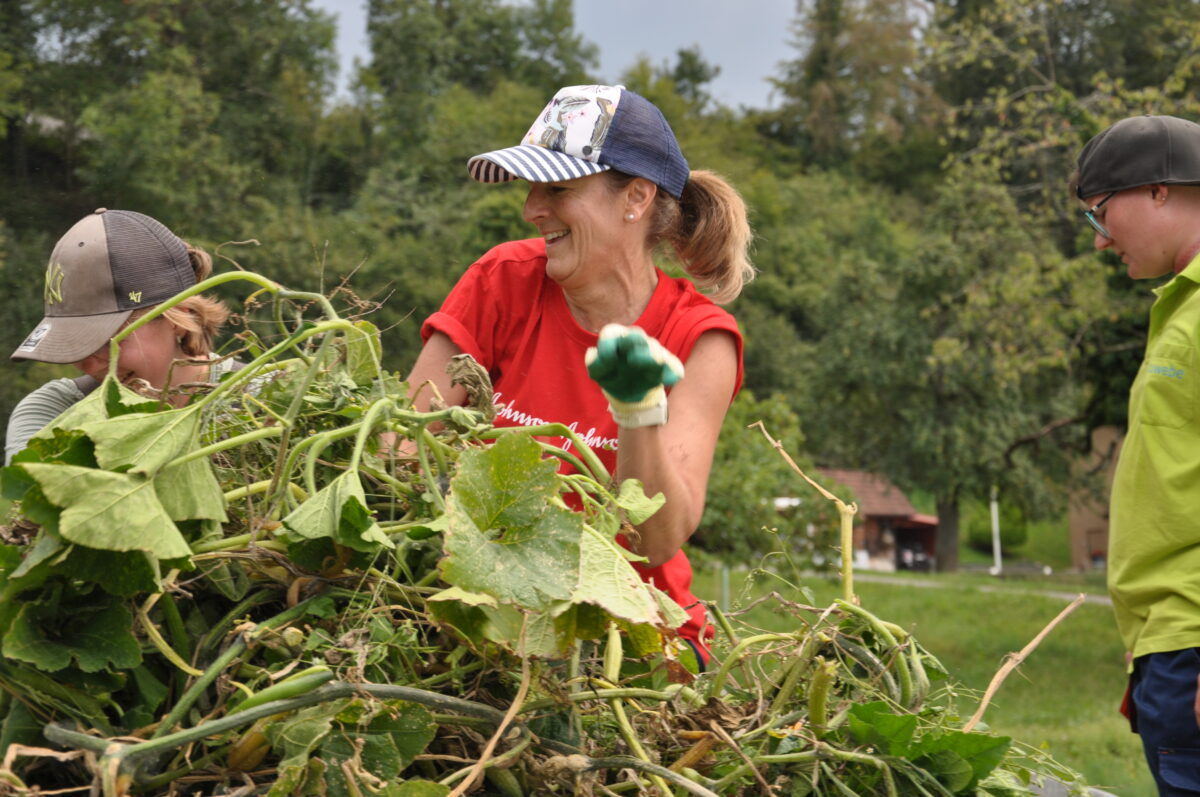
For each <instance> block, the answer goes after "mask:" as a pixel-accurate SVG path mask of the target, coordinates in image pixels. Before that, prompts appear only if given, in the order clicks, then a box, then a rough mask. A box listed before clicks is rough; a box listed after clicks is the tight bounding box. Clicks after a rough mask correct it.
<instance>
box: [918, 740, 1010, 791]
mask: <svg viewBox="0 0 1200 797" xmlns="http://www.w3.org/2000/svg"><path fill="white" fill-rule="evenodd" d="M1011 746H1012V739H1011V738H1010V737H1008V736H992V735H990V734H985V733H965V732H963V731H949V732H946V733H943V734H939V735H934V734H929V735H926V736H925V737H923V738H922V739H921V740H920V742H918V743H917V744H915V745H914V746H913V748H912V751H911V755H910V756H909V757H910V758H912V759H914V760H917V759H920V758H922V757H924V756H930V757H932V756H935V755H937V754H939V753H941V752H942V751H949V752H952V753H954V754H955V755H957V756H960V757H961V758H962V759H963V760H965V761H966V762H967V763H968V764H969V765H970V767H971V773H972V774H971V778H970V779H969V781H968V786H974V785H975V784H976V783H978V782H979V781H981V780H983V779H984V778H985V777H987V776H988V774H989V773H990V772H991V771H992V770H994V769H995V768H996V767H997V766H999V765H1000V762H1001V761H1002V760H1003V759H1004V754H1005V753H1007V752H1008V748H1009V747H1011ZM946 758H947V760H948V757H946ZM946 766H947V767H951V768H955V767H956V766H957V765H953V764H949V763H947V764H946ZM955 771H956V770H955ZM939 779H940V777H939Z"/></svg>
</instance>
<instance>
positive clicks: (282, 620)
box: [152, 598, 312, 739]
mask: <svg viewBox="0 0 1200 797" xmlns="http://www.w3.org/2000/svg"><path fill="white" fill-rule="evenodd" d="M311 600H312V599H311V598H310V599H309V600H308V601H302V602H301V603H297V604H296V605H295V606H293V607H292V608H290V609H288V610H286V611H283V612H280V613H279V614H277V615H275V616H274V617H272V618H270V619H269V620H264V621H262V622H261V623H259V624H258V625H256V626H255V627H254V628H253V629H252V630H250V631H248V632H247V633H244V634H239V635H238V638H237V639H236V640H234V642H233V643H232V644H230V646H229V647H228V648H227V649H226V650H225V652H224V653H222V654H221V655H220V657H218V658H217V660H216V661H214V662H213V663H212V664H210V665H209V666H208V669H206V670H205V671H204V674H203V675H201V676H200V677H199V678H197V679H196V680H195V681H194V682H193V683H192V685H191V686H190V687H188V690H187V691H186V692H184V693H183V694H182V695H181V696H180V697H179V700H178V701H177V702H176V703H175V706H174V707H173V708H172V709H171V713H169V714H168V715H167V716H166V717H165V718H164V719H163V721H162V722H161V723H159V726H158V729H157V730H155V732H154V736H153V737H152V738H155V739H158V738H162V737H165V736H167V735H168V734H169V733H170V731H171V729H172V728H174V727H175V725H177V724H178V723H179V721H180V720H182V719H183V718H184V717H185V716H186V715H187V713H188V711H190V710H191V708H192V705H193V704H194V703H195V702H196V700H197V699H199V697H200V695H202V694H204V690H205V689H207V688H208V687H209V686H210V685H211V684H212V682H213V681H215V680H216V679H217V676H218V675H220V674H221V673H222V672H224V670H225V668H226V667H228V666H229V664H230V662H232V661H233V660H234V659H236V658H237V657H238V656H240V655H241V654H242V652H243V651H245V650H246V640H247V638H249V639H255V638H257V637H259V636H260V635H262V634H263V633H264V632H265V631H268V630H270V629H273V628H277V627H279V626H281V625H285V624H287V623H290V622H291V621H293V620H295V619H297V618H299V617H302V616H303V615H304V612H305V611H307V609H308V604H309V601H311ZM247 713H249V712H247Z"/></svg>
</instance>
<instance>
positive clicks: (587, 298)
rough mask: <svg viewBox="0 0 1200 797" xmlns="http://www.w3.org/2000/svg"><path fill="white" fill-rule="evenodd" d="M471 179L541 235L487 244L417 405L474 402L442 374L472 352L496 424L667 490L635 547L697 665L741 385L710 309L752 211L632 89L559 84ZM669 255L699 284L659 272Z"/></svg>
mask: <svg viewBox="0 0 1200 797" xmlns="http://www.w3.org/2000/svg"><path fill="white" fill-rule="evenodd" d="M467 168H468V172H469V173H470V175H471V176H472V177H473V178H474V179H476V180H478V181H479V182H482V183H498V182H507V181H510V180H518V179H520V180H525V181H526V182H527V183H528V194H527V196H526V199H525V206H524V218H525V220H526V221H527V222H529V223H530V224H532V225H533V226H534V227H536V228H537V232H538V234H539V236H540V237H538V238H534V239H530V240H525V241H512V242H509V243H504V244H501V245H499V246H497V247H495V248H493V249H492V250H491V251H489V252H488V253H487V254H485V255H484V256H483V257H482V258H481V259H480V260H478V261H477V262H476V263H475V264H474V265H472V266H471V267H470V268H469V269H468V270H467V271H466V273H465V274H464V275H463V276H462V278H461V279H460V280H459V282H458V284H457V285H456V286H455V287H454V289H453V290H452V291H451V293H450V295H449V297H448V298H447V299H446V301H445V302H444V303H443V305H442V308H441V309H440V310H439V311H438V312H437V313H434V314H433V315H432V316H430V317H429V318H428V319H427V320H426V321H425V323H424V325H423V326H422V329H421V334H422V337H423V338H424V340H425V345H424V348H423V349H422V351H421V353H420V355H419V357H418V358H417V362H416V364H415V366H414V368H413V371H412V373H411V375H410V377H409V385H410V387H411V389H412V390H413V391H414V396H415V399H414V400H415V401H416V403H417V405H418V407H420V406H422V404H428V401H429V394H430V392H431V391H429V390H427V389H426V390H422V386H423V385H425V384H426V383H428V382H432V383H433V384H434V385H435V386H436V387H437V389H438V391H440V394H441V395H442V396H443V397H444V398H445V399H446V400H447V401H448V402H449V403H458V404H461V403H463V402H464V401H465V400H466V399H467V394H466V390H465V389H464V388H463V387H462V386H461V385H456V384H452V382H451V379H450V377H449V376H448V375H447V374H446V371H445V367H446V365H447V364H448V363H449V362H450V361H451V358H453V357H455V356H457V355H459V354H463V353H466V354H470V355H471V356H472V357H474V358H475V360H477V361H478V362H479V363H480V364H481V365H482V366H483V367H484V368H486V369H487V371H488V374H489V376H490V377H491V380H492V384H493V390H494V394H493V396H492V398H493V400H494V403H495V405H496V409H497V415H496V423H497V424H498V425H501V426H513V425H541V424H542V423H543V422H559V423H562V424H563V425H565V426H566V427H568V428H570V429H573V430H575V432H576V433H577V434H578V436H579V437H580V438H582V440H583V442H584V443H585V444H586V445H588V446H589V447H590V448H592V449H594V450H595V451H596V452H597V454H598V456H599V457H600V459H601V461H602V462H603V463H604V465H605V467H606V468H607V469H608V470H609V471H610V472H611V473H613V474H614V475H615V476H616V478H617V479H618V480H623V479H628V478H636V479H639V480H640V481H641V482H642V483H643V485H644V486H645V487H646V492H647V494H649V495H655V494H658V493H662V494H663V495H664V496H665V497H666V503H665V505H664V506H663V507H662V508H661V509H660V510H659V511H658V512H657V513H655V514H654V515H653V516H652V517H651V518H650V519H649V520H647V521H645V522H644V523H642V524H641V525H640V526H639V527H638V529H637V532H638V534H637V535H636V540H627V542H629V544H630V546H631V547H633V548H634V550H636V551H637V552H638V553H640V554H642V555H643V556H645V557H646V561H645V562H641V563H638V564H636V565H635V567H637V568H638V569H639V572H640V574H641V576H642V578H643V579H644V580H645V581H648V582H653V583H654V584H655V585H656V586H657V587H658V588H659V589H661V590H663V591H664V592H666V593H667V594H668V595H669V596H670V597H671V598H672V599H674V600H675V602H676V603H678V604H680V606H682V607H683V608H684V609H685V611H686V612H687V614H688V617H689V619H688V621H687V622H686V623H685V624H684V625H683V626H682V627H681V628H680V630H679V634H680V637H681V638H682V639H683V640H684V641H686V642H687V643H688V644H689V645H690V646H691V647H692V648H693V649H694V650H695V652H696V655H697V658H698V660H699V663H700V664H701V665H702V664H703V662H704V656H705V651H706V647H705V640H706V639H707V638H708V637H709V636H710V635H711V627H710V625H709V624H708V622H707V619H706V616H705V610H704V606H703V604H701V603H700V602H699V601H697V600H696V598H695V596H693V595H692V594H691V591H690V587H691V579H692V570H691V565H690V564H689V562H688V560H687V556H686V555H685V554H684V552H683V551H682V550H681V546H682V545H683V544H684V543H685V542H686V541H687V539H688V538H689V537H690V536H691V534H692V532H693V531H695V529H696V527H697V525H698V524H699V521H700V515H701V513H702V511H703V508H704V500H705V491H706V488H707V484H708V474H709V470H710V468H711V465H712V458H713V451H714V449H715V446H716V440H717V434H718V432H719V430H720V427H721V421H722V419H723V418H724V417H725V412H726V410H727V409H728V407H729V403H730V401H731V400H732V399H733V396H734V394H735V393H736V392H737V389H738V387H739V385H740V383H741V377H742V356H741V355H742V337H741V333H740V332H739V331H738V327H737V323H736V322H735V321H734V319H733V316H731V315H730V314H729V313H728V312H726V311H725V310H723V309H722V308H720V307H718V306H717V305H716V304H715V303H714V302H726V301H730V300H732V299H733V298H734V297H736V296H737V295H738V293H739V292H740V291H741V288H742V285H743V284H744V283H745V282H746V281H747V280H749V279H750V278H751V277H752V276H753V268H752V266H751V265H750V262H749V259H748V256H747V247H748V244H749V241H750V237H751V233H750V227H749V225H748V224H747V221H746V209H745V206H744V204H743V202H742V199H741V197H740V196H739V195H738V194H737V192H736V191H735V190H734V189H733V188H732V187H731V186H730V185H729V184H728V183H726V182H725V181H724V180H723V179H722V178H720V177H718V176H717V175H715V174H713V173H711V172H706V171H691V170H690V168H689V166H688V163H687V161H686V160H685V159H684V157H683V154H682V152H681V151H680V148H679V144H678V142H677V141H676V139H675V134H674V133H673V132H672V130H671V127H670V125H669V124H668V123H667V120H666V119H665V118H664V117H663V115H662V113H661V111H659V109H658V108H657V107H655V106H654V105H653V104H652V103H650V102H649V101H648V100H646V99H645V98H644V97H642V96H640V95H638V94H636V93H635V92H632V91H629V90H627V89H625V88H624V87H622V86H568V87H566V88H563V89H560V90H559V91H558V92H557V93H556V94H555V95H554V97H553V98H551V100H550V102H549V103H548V104H547V105H546V106H545V107H544V108H543V109H542V110H541V112H540V113H539V114H538V115H537V117H536V118H535V119H534V122H533V124H532V125H531V126H530V128H529V131H528V132H527V133H526V134H525V136H524V137H523V139H522V140H521V143H519V144H518V145H516V146H512V147H507V148H504V149H499V150H495V151H492V152H486V153H483V154H481V155H477V156H475V157H474V158H471V159H470V160H469V161H468V164H467ZM658 251H662V252H663V253H664V254H666V255H668V256H670V257H672V258H673V259H675V260H676V262H677V263H678V264H679V265H680V266H681V267H682V270H683V271H684V273H685V274H687V276H686V277H670V276H668V275H667V274H665V273H664V272H663V271H661V270H660V269H659V268H658V267H657V266H656V265H655V259H654V256H655V253H656V252H658ZM702 291H703V293H702ZM705 294H707V295H705ZM685 366H686V376H685V375H684V368H685ZM668 410H669V412H668ZM550 442H552V443H554V444H555V445H558V446H560V447H565V448H570V446H571V442H570V440H569V439H568V438H562V437H559V438H553V439H552V440H551V441H550ZM564 468H569V466H567V465H564ZM570 498H574V496H571V497H570ZM570 498H569V499H568V500H570ZM632 536H635V535H631V537H632Z"/></svg>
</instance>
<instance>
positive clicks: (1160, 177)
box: [1072, 116, 1200, 795]
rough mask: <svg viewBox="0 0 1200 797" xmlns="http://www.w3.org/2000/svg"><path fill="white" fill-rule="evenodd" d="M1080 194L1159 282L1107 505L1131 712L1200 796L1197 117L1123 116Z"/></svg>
mask: <svg viewBox="0 0 1200 797" xmlns="http://www.w3.org/2000/svg"><path fill="white" fill-rule="evenodd" d="M1072 188H1073V191H1074V194H1075V196H1076V197H1077V198H1078V199H1080V200H1082V202H1083V203H1084V206H1085V207H1086V208H1087V209H1086V211H1085V212H1084V215H1085V216H1086V218H1087V220H1088V222H1089V223H1090V224H1091V225H1092V227H1093V228H1094V230H1095V236H1096V237H1095V246H1096V249H1097V250H1103V249H1111V250H1112V251H1113V252H1114V253H1115V254H1116V255H1117V256H1118V257H1120V259H1121V261H1122V262H1123V263H1124V264H1125V266H1126V269H1127V271H1128V273H1129V276H1130V277H1131V278H1133V279H1156V278H1159V277H1170V280H1169V281H1168V282H1166V283H1165V284H1163V285H1161V286H1159V287H1157V288H1156V289H1155V290H1154V293H1155V294H1156V297H1157V298H1156V300H1155V302H1154V306H1153V307H1152V309H1151V311H1150V327H1149V332H1148V335H1147V340H1146V350H1145V354H1144V356H1143V360H1142V365H1141V368H1140V369H1139V371H1138V374H1137V377H1136V379H1135V380H1134V383H1133V386H1132V388H1131V389H1130V395H1129V418H1128V431H1127V434H1126V436H1125V440H1124V442H1123V444H1122V449H1121V454H1120V458H1119V460H1118V463H1117V470H1116V473H1115V475H1114V478H1113V485H1112V494H1111V497H1110V506H1109V536H1110V539H1109V564H1108V587H1109V592H1110V593H1111V595H1112V599H1113V608H1114V612H1115V615H1116V619H1117V625H1118V629H1119V630H1120V633H1121V638H1122V641H1123V642H1124V645H1125V648H1126V650H1127V651H1128V653H1129V656H1130V659H1131V672H1130V681H1129V693H1128V698H1129V699H1128V700H1127V701H1126V706H1125V708H1126V711H1127V714H1128V716H1129V718H1130V723H1131V726H1132V727H1133V729H1134V731H1135V732H1137V733H1138V734H1139V735H1140V736H1141V740H1142V745H1143V747H1144V748H1145V753H1146V760H1147V762H1148V763H1149V766H1150V770H1151V772H1152V773H1153V774H1154V779H1155V781H1156V782H1157V784H1158V789H1159V794H1160V795H1196V794H1200V703H1198V700H1200V697H1198V694H1197V684H1198V679H1200V382H1198V378H1200V374H1198V373H1197V368H1198V367H1200V352H1198V351H1197V349H1198V344H1200V291H1198V290H1197V283H1200V256H1198V254H1200V125H1197V124H1195V123H1194V122H1190V121H1187V120H1184V119H1179V118H1176V117H1172V116H1136V117H1131V118H1128V119H1123V120H1121V121H1120V122H1117V123H1116V124H1114V125H1112V126H1111V127H1109V128H1108V129H1107V130H1105V131H1104V132H1102V133H1100V134H1099V135H1097V136H1095V137H1094V138H1093V139H1092V140H1091V141H1089V142H1088V143H1087V144H1086V145H1085V146H1084V148H1083V150H1082V152H1081V153H1080V155H1079V160H1078V171H1077V172H1076V174H1075V176H1074V177H1073V179H1072Z"/></svg>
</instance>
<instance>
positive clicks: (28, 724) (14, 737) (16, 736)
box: [0, 700, 46, 757]
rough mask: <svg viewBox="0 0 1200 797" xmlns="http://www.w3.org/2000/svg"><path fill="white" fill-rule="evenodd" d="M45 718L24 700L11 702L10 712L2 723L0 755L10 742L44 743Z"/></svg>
mask: <svg viewBox="0 0 1200 797" xmlns="http://www.w3.org/2000/svg"><path fill="white" fill-rule="evenodd" d="M45 725H46V723H45V720H42V719H40V718H39V717H38V716H37V715H35V714H34V713H33V712H32V711H30V710H29V707H28V706H27V705H26V704H25V701H23V700H14V701H12V702H11V703H10V704H9V708H8V713H7V714H5V716H4V722H3V724H0V757H2V756H3V755H4V754H5V752H6V751H7V750H8V746H9V745H10V744H23V745H27V746H30V747H34V746H40V745H42V744H44V743H45V742H44V740H43V739H42V728H43V727H45Z"/></svg>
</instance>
